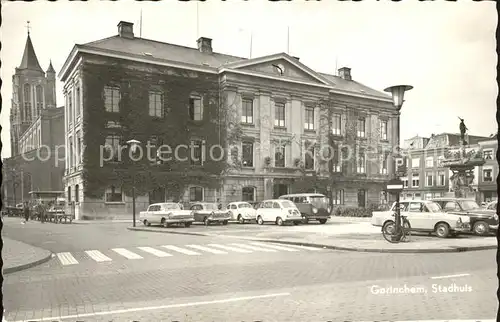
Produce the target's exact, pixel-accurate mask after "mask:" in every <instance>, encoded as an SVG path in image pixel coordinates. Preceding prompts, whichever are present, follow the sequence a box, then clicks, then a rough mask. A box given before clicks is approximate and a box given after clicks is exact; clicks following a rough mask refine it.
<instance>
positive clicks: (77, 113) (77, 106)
mask: <svg viewBox="0 0 500 322" xmlns="http://www.w3.org/2000/svg"><path fill="white" fill-rule="evenodd" d="M75 109H76V116H77V117H78V116H80V112H81V111H80V87H77V88H76V97H75Z"/></svg>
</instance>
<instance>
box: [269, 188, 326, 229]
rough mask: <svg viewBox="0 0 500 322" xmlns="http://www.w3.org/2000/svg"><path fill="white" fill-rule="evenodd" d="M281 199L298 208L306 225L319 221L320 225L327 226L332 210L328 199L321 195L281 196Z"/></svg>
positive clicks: (298, 194)
mask: <svg viewBox="0 0 500 322" xmlns="http://www.w3.org/2000/svg"><path fill="white" fill-rule="evenodd" d="M279 199H286V200H290V201H291V202H293V203H294V204H295V206H297V208H298V209H299V211H300V214H301V215H302V221H303V222H304V223H307V222H309V220H317V221H319V222H320V224H325V223H326V221H327V220H328V219H329V218H330V210H331V209H330V208H329V207H328V199H327V198H326V197H325V196H324V195H322V194H319V193H296V194H289V195H283V196H280V197H279Z"/></svg>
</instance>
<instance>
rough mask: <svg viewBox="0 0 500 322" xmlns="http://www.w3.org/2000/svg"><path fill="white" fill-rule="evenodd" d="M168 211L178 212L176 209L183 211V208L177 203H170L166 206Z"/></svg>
mask: <svg viewBox="0 0 500 322" xmlns="http://www.w3.org/2000/svg"><path fill="white" fill-rule="evenodd" d="M165 209H166V210H176V209H181V207H180V206H179V205H178V204H176V203H168V204H166V205H165Z"/></svg>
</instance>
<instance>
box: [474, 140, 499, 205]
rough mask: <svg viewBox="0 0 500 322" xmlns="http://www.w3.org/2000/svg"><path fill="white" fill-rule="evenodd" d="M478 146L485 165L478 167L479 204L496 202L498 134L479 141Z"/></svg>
mask: <svg viewBox="0 0 500 322" xmlns="http://www.w3.org/2000/svg"><path fill="white" fill-rule="evenodd" d="M478 143H479V146H480V147H481V148H482V150H483V157H484V159H485V161H486V163H485V164H484V165H482V166H480V167H479V175H478V191H479V197H478V201H479V202H489V201H493V200H497V180H496V179H497V176H498V161H497V158H496V155H497V150H498V134H494V135H491V136H490V137H489V138H487V139H483V140H480V141H479V142H478Z"/></svg>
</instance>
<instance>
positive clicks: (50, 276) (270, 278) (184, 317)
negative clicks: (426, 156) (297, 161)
mask: <svg viewBox="0 0 500 322" xmlns="http://www.w3.org/2000/svg"><path fill="white" fill-rule="evenodd" d="M35 225H38V227H37V226H35ZM42 226H43V227H42ZM125 227H126V225H119V224H114V225H71V226H70V225H68V226H62V225H61V226H56V225H47V224H45V225H41V224H36V223H33V225H32V226H30V225H24V227H18V226H16V225H12V224H11V223H9V224H8V225H7V227H4V234H5V235H8V236H9V237H11V238H14V237H16V236H17V237H18V239H22V240H23V241H25V242H29V241H31V242H32V244H43V245H44V246H45V248H48V249H50V250H51V251H53V252H56V253H65V254H64V256H63V255H60V256H59V257H55V258H53V259H52V260H51V261H50V262H48V263H46V264H44V265H42V266H39V267H35V268H32V269H30V270H26V271H22V272H18V273H13V274H9V275H6V276H5V281H4V287H3V292H4V295H5V297H4V306H5V308H6V310H7V314H8V315H7V320H8V321H17V320H24V319H34V318H41V317H45V318H47V321H52V320H53V318H54V317H56V318H58V317H62V318H63V320H67V321H75V320H81V321H96V320H97V321H101V320H102V321H133V320H136V321H158V320H163V321H175V320H178V321H257V320H259V319H260V320H265V321H319V320H321V321H327V320H328V319H330V320H332V321H345V320H389V319H398V320H410V319H430V318H436V319H439V318H440V319H445V318H447V319H472V318H476V319H480V318H490V319H492V318H494V316H495V314H496V310H497V301H496V298H495V292H496V287H497V282H496V275H495V274H496V271H495V270H496V263H495V257H494V256H495V251H480V252H470V253H456V254H420V255H417V256H415V255H405V254H397V255H391V254H371V253H369V254H367V253H350V252H339V251H330V250H318V249H314V250H312V249H300V248H293V247H292V246H286V247H284V246H283V245H281V246H278V247H271V246H272V245H269V244H263V245H261V244H252V243H251V242H248V241H238V240H233V239H231V240H228V239H227V238H217V237H201V236H184V235H167V234H151V233H146V232H144V233H142V232H131V231H127V230H125V229H124V228H125ZM38 231H40V232H38ZM47 241H52V242H54V241H55V243H47ZM236 244H237V245H236ZM242 244H243V245H242ZM163 246H165V247H163ZM138 247H142V248H138ZM144 247H146V248H144ZM148 247H149V248H148ZM200 247H201V248H200ZM117 249H118V250H117ZM124 250H125V251H124ZM214 250H218V251H214ZM245 250H246V251H245ZM89 251H90V253H89ZM92 251H96V252H92ZM186 251H187V252H186ZM189 252H190V253H189ZM68 254H70V255H71V256H69V255H68ZM132 254H135V255H138V256H139V257H138V256H134V255H132ZM165 254H167V255H165ZM169 255H170V256H169ZM103 256H105V257H103ZM105 258H108V259H110V260H106V259H105ZM457 274H466V275H462V276H455V277H453V276H450V275H457ZM433 277H434V278H435V277H443V278H440V279H433ZM452 283H455V284H456V285H457V286H461V287H462V290H464V292H457V293H443V292H441V293H434V292H433V288H432V284H437V286H439V285H442V286H443V287H444V286H450V285H451V284H452ZM404 284H406V285H407V286H408V287H411V286H416V285H421V286H423V287H424V288H425V289H426V290H427V293H420V294H392V295H381V294H373V292H372V291H371V287H372V286H373V285H379V286H380V287H387V286H389V287H393V288H394V287H400V286H403V285H404ZM466 286H468V287H471V288H472V289H471V290H470V291H469V288H468V287H466ZM76 314H78V315H79V317H78V318H77V317H76V316H74V315H76Z"/></svg>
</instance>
